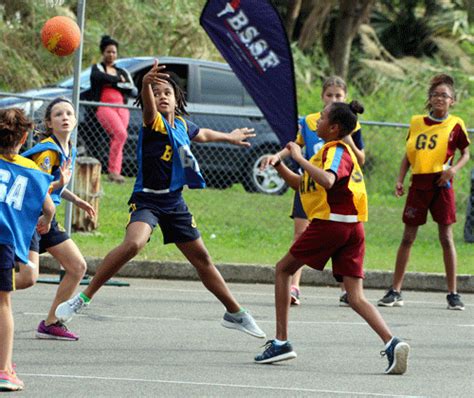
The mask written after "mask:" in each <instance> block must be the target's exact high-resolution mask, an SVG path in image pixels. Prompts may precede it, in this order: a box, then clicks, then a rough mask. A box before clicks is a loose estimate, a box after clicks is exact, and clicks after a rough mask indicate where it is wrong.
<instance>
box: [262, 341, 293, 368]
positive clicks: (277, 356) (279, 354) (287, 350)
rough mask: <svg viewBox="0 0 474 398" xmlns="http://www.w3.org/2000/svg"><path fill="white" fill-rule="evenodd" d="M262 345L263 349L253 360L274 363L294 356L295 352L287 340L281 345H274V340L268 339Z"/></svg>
mask: <svg viewBox="0 0 474 398" xmlns="http://www.w3.org/2000/svg"><path fill="white" fill-rule="evenodd" d="M264 347H265V350H264V351H263V352H262V353H261V354H259V355H257V356H256V357H255V362H257V363H274V362H280V361H287V360H289V359H293V358H296V352H294V351H293V347H292V346H291V343H290V342H289V341H287V342H286V343H285V344H283V345H276V344H275V340H268V341H267V342H266V343H265V345H264Z"/></svg>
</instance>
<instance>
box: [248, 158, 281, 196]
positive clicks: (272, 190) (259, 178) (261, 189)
mask: <svg viewBox="0 0 474 398" xmlns="http://www.w3.org/2000/svg"><path fill="white" fill-rule="evenodd" d="M272 154H273V153H262V152H257V153H255V156H253V157H252V159H251V161H250V162H249V167H250V170H248V172H247V173H246V175H245V176H244V178H243V180H242V185H243V186H244V188H245V190H246V191H247V192H257V193H265V194H267V195H283V194H284V193H285V192H286V191H287V190H288V185H287V184H286V182H285V180H284V179H283V178H281V177H280V175H279V174H278V172H277V171H276V170H275V169H274V168H273V167H271V166H269V167H267V168H266V169H265V170H260V163H261V162H262V160H263V159H264V158H266V157H267V156H271V155H272Z"/></svg>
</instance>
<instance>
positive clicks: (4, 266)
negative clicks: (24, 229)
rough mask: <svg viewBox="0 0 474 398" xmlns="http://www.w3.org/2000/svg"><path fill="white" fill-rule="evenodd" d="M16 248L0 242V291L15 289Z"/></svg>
mask: <svg viewBox="0 0 474 398" xmlns="http://www.w3.org/2000/svg"><path fill="white" fill-rule="evenodd" d="M14 275H15V249H13V246H12V245H4V244H1V243H0V291H2V292H11V291H13V290H15V279H14Z"/></svg>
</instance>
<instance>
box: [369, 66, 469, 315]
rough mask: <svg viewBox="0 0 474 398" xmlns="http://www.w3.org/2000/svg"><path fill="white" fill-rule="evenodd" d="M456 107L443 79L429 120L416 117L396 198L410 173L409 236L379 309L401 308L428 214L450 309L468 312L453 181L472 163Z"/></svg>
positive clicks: (435, 86) (431, 99)
mask: <svg viewBox="0 0 474 398" xmlns="http://www.w3.org/2000/svg"><path fill="white" fill-rule="evenodd" d="M454 101H455V92H454V81H453V79H452V78H451V77H450V76H448V75H444V74H442V75H438V76H435V77H434V78H433V79H432V80H431V85H430V88H429V90H428V101H427V106H426V108H427V110H428V112H429V113H428V115H416V116H413V118H412V120H411V123H410V129H409V130H408V136H407V143H406V154H405V156H404V157H403V159H402V163H401V166H400V173H399V176H398V180H397V183H396V187H395V195H396V196H397V197H400V196H402V195H403V194H404V188H403V181H404V179H405V176H406V174H407V172H408V169H409V168H410V167H411V172H412V177H411V185H410V189H409V191H408V197H407V201H406V204H405V209H404V211H403V222H404V223H405V230H404V232H403V238H402V242H401V244H400V247H399V249H398V253H397V260H396V263H395V273H394V277H393V285H392V287H391V288H390V289H389V290H388V291H387V293H386V295H385V296H384V297H383V298H382V299H380V300H379V301H378V305H379V306H384V307H394V306H395V307H401V306H403V299H402V296H401V293H400V291H401V288H402V283H403V277H404V275H405V271H406V268H407V265H408V260H409V258H410V250H411V247H412V246H413V243H414V242H415V239H416V234H417V231H418V227H419V226H420V225H423V224H425V223H426V216H427V214H428V210H429V211H430V213H431V215H432V217H433V220H434V221H435V222H436V223H437V224H438V229H439V240H440V243H441V247H442V248H443V259H444V267H445V269H446V281H447V284H448V295H447V301H448V309H451V310H463V309H464V304H463V303H462V301H461V298H460V295H459V294H457V292H456V268H457V256H456V248H455V246H454V239H453V229H452V225H453V224H454V223H455V222H456V202H455V197H454V189H453V177H454V176H455V175H456V173H457V172H458V171H459V169H461V167H463V166H464V165H465V164H466V163H467V161H468V160H469V138H468V135H467V131H466V127H465V126H464V122H463V121H462V119H460V118H459V117H457V116H454V115H451V114H449V109H450V108H451V106H452V105H453V104H454ZM456 150H459V151H460V152H461V157H460V158H459V159H458V160H457V162H454V155H455V152H456Z"/></svg>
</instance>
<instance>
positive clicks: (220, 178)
mask: <svg viewBox="0 0 474 398" xmlns="http://www.w3.org/2000/svg"><path fill="white" fill-rule="evenodd" d="M5 94H6V93H5ZM5 94H3V95H5ZM8 95H9V96H12V95H11V94H8ZM1 96H2V93H0V97H1ZM48 101H49V100H48V99H44V98H42V99H41V98H33V97H31V98H29V101H28V102H26V103H24V104H23V105H22V107H23V108H24V109H25V111H26V112H27V113H28V114H29V116H30V117H32V118H33V119H34V120H35V122H37V123H38V127H39V128H41V127H42V126H41V120H42V118H43V115H44V110H45V108H46V106H47V103H48ZM97 105H99V104H98V103H94V102H87V101H81V105H80V111H79V124H78V128H77V148H78V153H79V156H81V155H83V156H91V157H94V158H96V159H98V160H99V161H100V162H101V164H102V172H103V173H106V171H107V164H108V157H109V136H108V135H107V133H106V132H105V130H104V128H103V127H102V126H101V125H100V123H99V122H98V120H97V118H96V116H95V111H96V107H97ZM115 106H116V105H115ZM124 107H126V108H128V109H129V110H130V123H129V129H128V138H127V141H126V143H125V147H124V150H123V164H122V174H123V175H125V176H128V177H134V176H135V175H136V173H137V163H136V149H137V143H138V131H139V127H140V125H141V123H142V118H141V111H140V110H139V109H138V108H136V107H133V106H124ZM188 111H189V113H190V115H191V116H189V117H188V118H189V120H191V121H193V122H194V123H196V124H197V125H198V126H200V127H208V128H212V129H214V130H219V131H226V132H229V131H231V130H233V129H234V128H237V127H249V125H248V124H247V123H245V121H248V123H250V124H251V127H254V128H255V129H256V132H257V137H255V138H254V139H252V147H251V148H243V147H237V146H232V145H229V144H223V143H207V144H196V143H193V144H192V151H193V153H194V155H195V156H196V158H197V160H198V162H199V165H200V167H201V170H202V172H203V174H204V177H205V179H206V182H207V184H208V187H209V188H211V189H212V188H216V189H225V188H229V187H231V186H232V185H237V184H241V186H242V187H243V190H242V191H246V192H250V193H263V194H272V195H282V194H285V192H286V191H287V189H288V188H287V186H286V185H285V183H284V181H283V180H282V179H281V178H280V177H279V176H278V174H277V173H276V172H275V170H274V169H273V168H271V167H270V168H268V169H267V170H265V171H261V170H260V169H259V164H260V161H261V159H262V158H263V157H264V156H267V155H268V154H272V153H275V152H276V151H278V150H279V148H280V146H279V142H278V140H277V138H276V136H275V135H274V134H273V133H272V132H271V130H270V128H269V126H268V124H267V122H266V121H265V119H263V118H262V117H261V115H258V114H252V113H249V114H242V115H238V114H237V115H236V114H225V113H222V112H215V113H214V114H212V113H210V112H209V110H208V109H206V110H203V109H201V108H199V107H192V106H190V107H188ZM361 124H362V131H363V138H364V142H365V145H366V146H365V151H366V163H365V165H364V167H363V170H364V175H365V178H366V184H367V190H368V193H369V206H370V207H369V208H370V218H371V220H372V221H373V222H372V223H369V224H370V225H368V228H367V235H368V236H370V235H372V236H374V237H376V236H380V235H384V236H393V240H394V241H397V242H398V241H399V239H400V237H401V233H402V228H403V227H402V223H401V210H400V206H401V205H400V203H401V202H403V203H404V200H402V201H399V202H397V205H396V206H392V203H391V201H392V200H393V201H396V199H395V198H394V197H393V191H394V187H395V180H396V177H397V175H398V171H399V165H400V161H401V159H402V156H403V154H404V151H405V145H404V143H405V136H406V129H407V125H405V124H397V123H382V122H361ZM473 135H474V134H473V131H472V130H470V139H471V141H472V139H473V138H474V137H473ZM33 144H34V138H33V137H30V138H29V140H28V145H29V146H31V145H33ZM470 168H472V163H470V164H468V165H467V166H466V167H464V169H463V170H462V172H461V173H460V175H459V176H457V180H456V183H455V187H456V196H457V203H458V222H462V225H464V227H465V228H464V238H465V240H466V241H469V239H470V238H472V236H473V233H472V228H473V225H472V224H473V223H472V220H473V216H472V214H471V213H472V208H473V204H472V200H473V197H472V194H471V189H472V188H471V184H472V182H471V170H470ZM405 186H406V187H408V178H407V179H406V184H405ZM128 194H129V192H127V195H128ZM245 194H246V193H245V192H242V195H245ZM291 195H292V193H289V192H288V193H287V194H286V195H285V197H288V204H287V207H286V208H284V209H283V211H282V212H281V213H282V214H281V218H282V219H283V218H287V215H288V214H289V212H290V209H291V205H292V196H291ZM102 200H115V198H111V197H108V196H107V195H105V197H104V198H103V199H102ZM244 201H245V203H246V205H248V206H256V207H255V208H254V209H252V210H253V214H254V218H255V219H256V220H257V222H258V223H260V224H261V225H265V224H266V223H267V221H268V220H267V219H266V217H269V216H268V215H267V212H266V211H265V210H266V209H265V208H258V207H257V206H262V204H261V203H262V202H260V201H253V200H252V199H250V200H249V199H247V198H246V199H244ZM257 203H259V204H258V205H257ZM270 203H271V202H270V201H269V202H268V205H267V204H265V205H263V206H270V205H271V204H270ZM394 203H395V202H394ZM229 211H230V210H229ZM272 217H273V216H272ZM381 220H383V221H381ZM226 222H228V220H222V223H226ZM290 228H291V227H290ZM469 237H470V238H469ZM421 239H423V238H421ZM426 239H428V240H431V241H432V240H433V237H432V236H430V237H428V238H426ZM257 243H258V244H263V243H261V242H257Z"/></svg>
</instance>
